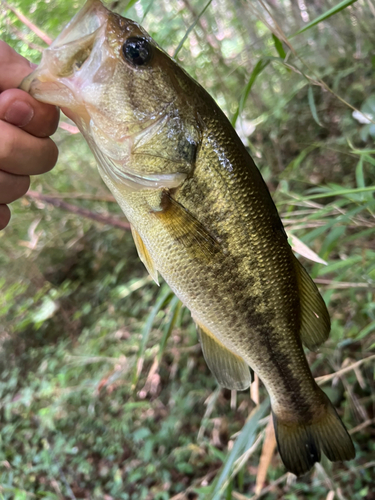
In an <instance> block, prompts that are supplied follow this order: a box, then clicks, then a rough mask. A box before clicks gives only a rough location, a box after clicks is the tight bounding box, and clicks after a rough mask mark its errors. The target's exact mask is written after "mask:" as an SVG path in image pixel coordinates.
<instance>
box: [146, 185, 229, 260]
mask: <svg viewBox="0 0 375 500" xmlns="http://www.w3.org/2000/svg"><path fill="white" fill-rule="evenodd" d="M153 213H154V215H155V216H156V217H158V218H159V219H160V220H162V221H163V223H164V225H165V227H166V228H167V230H168V231H169V233H170V234H171V236H172V237H173V238H174V239H175V240H176V241H177V242H180V243H182V245H183V246H184V247H185V248H186V250H187V252H188V253H189V255H190V256H191V257H193V258H203V259H204V260H205V261H210V260H211V259H212V257H213V256H214V255H215V254H217V253H218V252H220V251H221V247H220V244H219V243H218V241H217V240H216V239H215V238H214V237H213V236H212V235H211V234H210V233H209V231H208V230H207V229H206V228H205V227H204V225H203V224H202V223H201V222H200V221H199V220H198V219H196V218H195V217H194V215H192V214H191V213H190V212H189V211H188V210H187V209H186V208H185V207H184V206H183V205H181V204H180V203H178V202H177V201H176V200H175V199H173V198H172V196H171V195H170V193H169V191H167V190H166V191H164V192H163V194H162V198H161V210H159V211H154V212H153Z"/></svg>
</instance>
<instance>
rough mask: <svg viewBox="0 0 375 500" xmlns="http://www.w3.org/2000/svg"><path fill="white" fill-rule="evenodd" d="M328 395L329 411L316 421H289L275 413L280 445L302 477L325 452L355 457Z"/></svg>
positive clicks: (332, 457)
mask: <svg viewBox="0 0 375 500" xmlns="http://www.w3.org/2000/svg"><path fill="white" fill-rule="evenodd" d="M322 394H323V395H324V398H325V401H324V402H325V411H324V412H323V413H322V415H321V416H320V417H319V418H317V419H316V420H313V421H312V422H301V423H298V422H285V421H283V420H282V419H281V418H278V417H277V415H275V414H274V413H273V412H272V416H273V424H274V427H275V433H276V440H277V447H278V449H279V453H280V456H281V459H282V461H283V463H284V465H285V467H286V468H287V470H288V471H289V472H293V474H295V475H296V476H300V475H302V474H305V473H306V472H308V471H309V470H310V469H311V468H312V466H313V465H314V464H315V462H320V457H321V451H323V452H324V454H325V455H326V456H327V457H328V458H329V459H330V460H331V461H332V462H337V461H343V460H351V459H352V458H354V457H355V450H354V445H353V442H352V440H351V438H350V436H349V434H348V432H347V430H346V429H345V426H344V424H343V423H342V422H341V419H340V417H339V416H338V415H337V413H336V410H335V409H334V407H333V406H332V404H331V402H330V400H329V399H328V397H327V396H326V395H325V394H324V393H322Z"/></svg>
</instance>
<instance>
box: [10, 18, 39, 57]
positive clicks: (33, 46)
mask: <svg viewBox="0 0 375 500" xmlns="http://www.w3.org/2000/svg"><path fill="white" fill-rule="evenodd" d="M7 26H8V29H9V31H10V32H11V33H13V35H15V36H16V37H17V38H18V39H19V40H21V41H22V42H23V43H26V45H27V46H28V47H29V48H30V49H33V50H37V51H39V52H42V51H43V50H44V49H43V47H42V46H41V45H37V44H36V43H33V42H30V41H29V40H28V39H27V35H25V34H24V33H22V31H20V30H18V29H17V28H16V27H15V26H13V25H12V23H11V22H10V20H9V19H7Z"/></svg>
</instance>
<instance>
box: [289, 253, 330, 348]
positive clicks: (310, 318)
mask: <svg viewBox="0 0 375 500" xmlns="http://www.w3.org/2000/svg"><path fill="white" fill-rule="evenodd" d="M295 263H296V264H295V265H296V270H297V280H298V288H299V292H300V293H299V294H300V304H301V330H300V333H301V340H302V343H303V344H304V345H305V346H306V347H307V348H308V349H310V350H314V349H316V348H317V347H319V346H320V345H321V344H323V342H325V341H326V340H327V338H328V335H329V331H330V329H331V322H330V319H329V314H328V311H327V307H326V305H325V303H324V300H323V299H322V296H321V295H320V293H319V290H318V289H317V287H316V285H315V283H314V282H313V280H312V279H311V278H310V276H309V275H308V273H307V271H306V269H305V268H304V267H303V266H302V264H301V263H300V262H299V260H297V258H295Z"/></svg>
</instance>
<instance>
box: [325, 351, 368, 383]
mask: <svg viewBox="0 0 375 500" xmlns="http://www.w3.org/2000/svg"><path fill="white" fill-rule="evenodd" d="M371 360H375V354H373V355H372V356H368V357H367V358H363V359H360V360H359V361H357V362H356V363H352V364H351V365H349V366H346V367H345V368H342V369H341V370H338V371H337V372H334V373H330V374H329V375H323V376H322V377H317V378H316V379H315V380H316V381H317V382H318V384H319V385H322V384H324V383H325V382H328V380H331V379H333V378H335V377H339V376H340V375H343V374H344V373H347V372H350V371H351V370H354V369H355V368H357V366H360V365H362V364H363V363H367V362H368V361H371Z"/></svg>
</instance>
